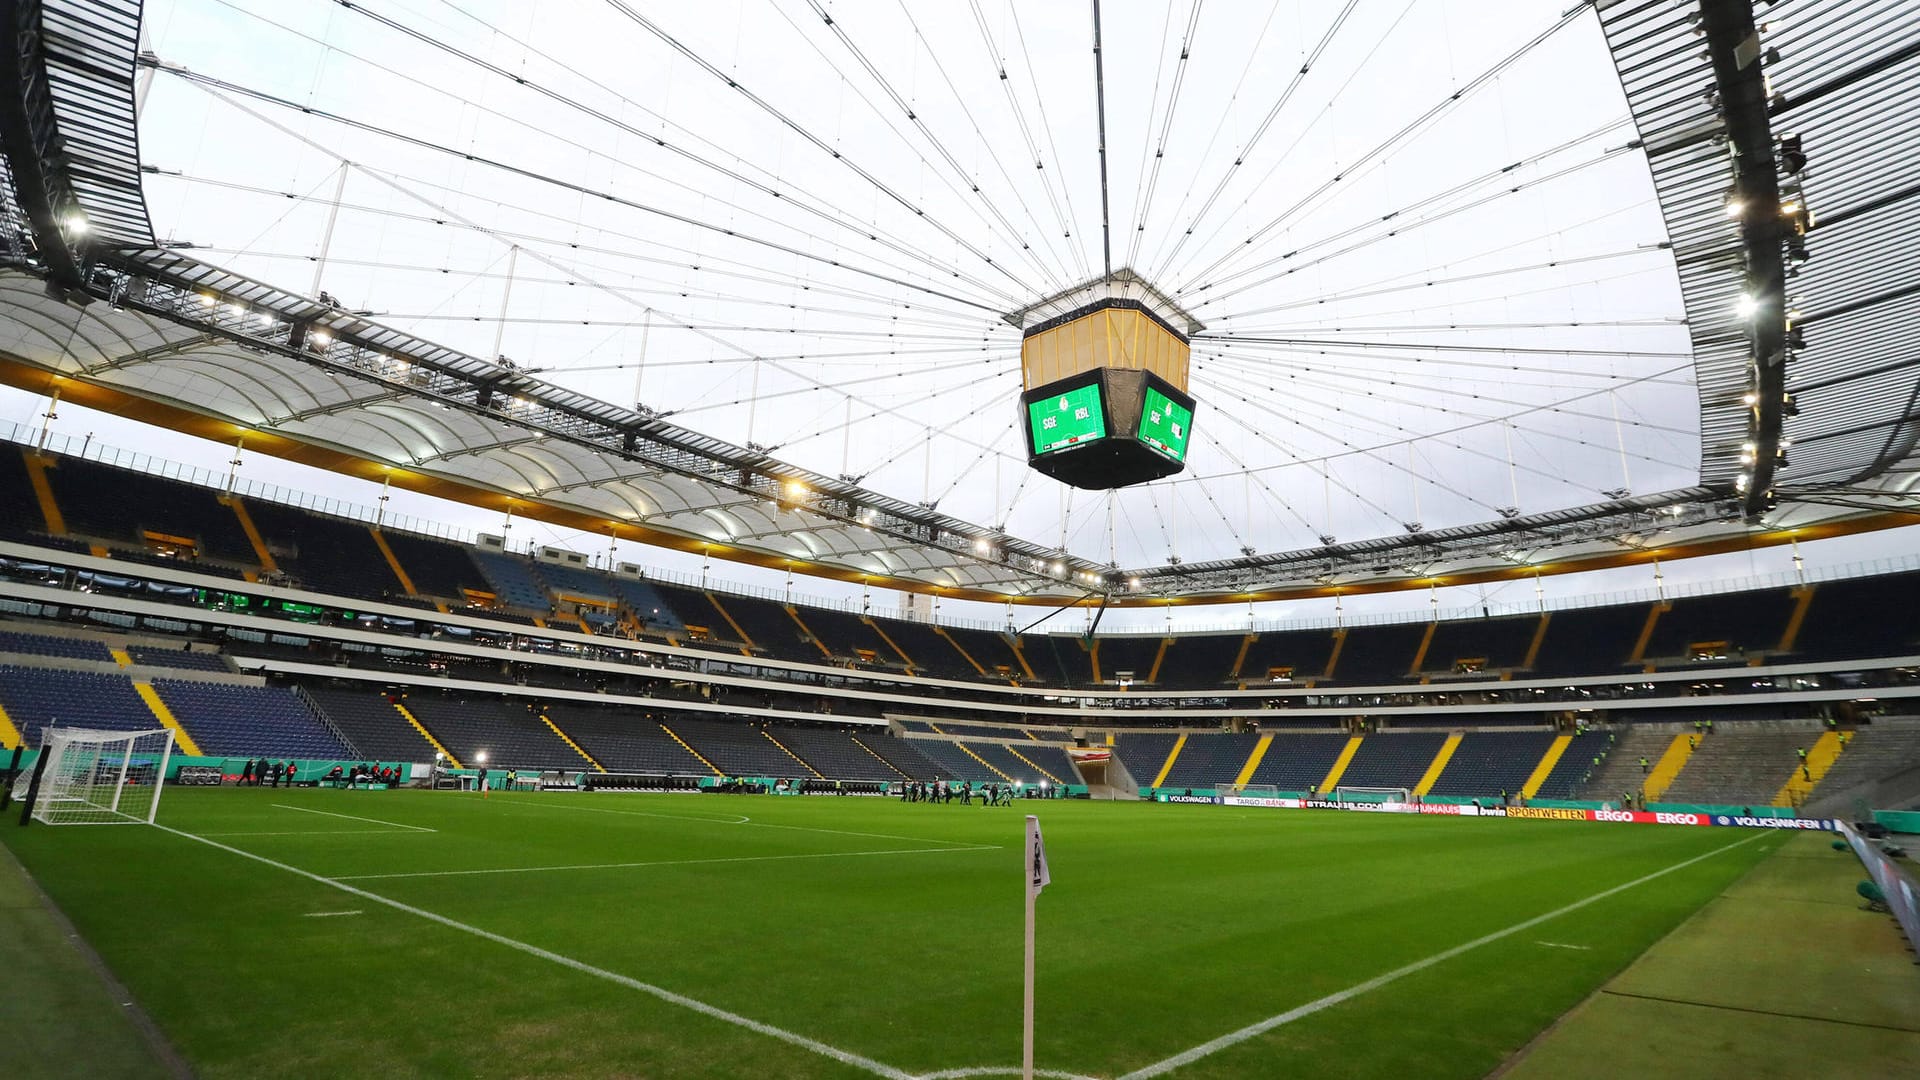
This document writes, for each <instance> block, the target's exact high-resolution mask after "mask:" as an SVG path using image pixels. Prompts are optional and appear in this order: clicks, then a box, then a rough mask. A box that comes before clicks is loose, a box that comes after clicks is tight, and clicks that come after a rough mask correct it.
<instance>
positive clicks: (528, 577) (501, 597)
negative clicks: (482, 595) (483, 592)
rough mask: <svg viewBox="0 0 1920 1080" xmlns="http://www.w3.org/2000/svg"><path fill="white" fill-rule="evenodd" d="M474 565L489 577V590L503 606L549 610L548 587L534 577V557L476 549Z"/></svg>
mask: <svg viewBox="0 0 1920 1080" xmlns="http://www.w3.org/2000/svg"><path fill="white" fill-rule="evenodd" d="M470 554H471V555H472V557H473V562H474V565H475V566H476V567H477V568H479V570H480V573H481V575H482V576H484V577H485V578H486V579H487V586H488V589H487V591H488V592H491V593H493V595H494V598H495V599H496V600H497V601H498V602H499V604H500V605H501V606H502V607H514V608H525V609H528V610H532V611H541V612H544V611H546V610H548V602H547V590H546V588H545V587H544V586H542V585H541V584H540V582H539V580H538V579H536V578H535V577H534V576H533V560H531V559H528V558H526V557H524V556H521V555H503V554H501V553H500V552H497V551H481V550H480V549H478V548H475V549H473V551H472V552H470Z"/></svg>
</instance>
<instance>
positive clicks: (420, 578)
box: [380, 529, 491, 600]
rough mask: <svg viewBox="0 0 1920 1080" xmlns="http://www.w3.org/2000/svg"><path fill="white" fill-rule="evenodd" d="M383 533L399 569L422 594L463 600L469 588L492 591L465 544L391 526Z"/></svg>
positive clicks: (381, 534) (382, 535) (415, 590)
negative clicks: (397, 529) (398, 530)
mask: <svg viewBox="0 0 1920 1080" xmlns="http://www.w3.org/2000/svg"><path fill="white" fill-rule="evenodd" d="M380 536H381V538H382V539H384V540H385V541H386V542H387V547H389V548H391V549H392V550H393V557H394V558H395V559H396V560H398V561H399V563H400V569H402V570H405V571H406V572H407V578H408V580H410V581H412V582H413V591H414V592H416V593H418V594H420V595H421V596H437V597H440V598H441V599H443V600H464V599H466V591H465V590H467V589H481V590H485V591H491V590H487V579H486V578H485V577H484V576H482V575H481V573H480V570H479V568H478V567H476V566H474V565H473V557H472V556H471V555H470V554H468V548H467V547H466V545H464V544H455V543H451V542H449V541H446V540H435V539H434V538H432V537H429V536H417V535H415V534H413V533H404V532H396V531H393V530H390V529H383V530H381V532H380Z"/></svg>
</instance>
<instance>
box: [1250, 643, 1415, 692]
mask: <svg viewBox="0 0 1920 1080" xmlns="http://www.w3.org/2000/svg"><path fill="white" fill-rule="evenodd" d="M1333 640H1334V639H1333V634H1332V632H1331V631H1327V630H1270V631H1267V632H1265V633H1261V634H1256V635H1254V640H1253V641H1252V642H1251V643H1249V644H1248V645H1247V654H1246V656H1245V658H1243V659H1242V660H1241V663H1240V674H1239V676H1238V678H1239V679H1240V681H1242V682H1245V683H1250V684H1251V683H1262V682H1267V681H1268V680H1269V679H1270V678H1273V677H1275V676H1276V675H1278V674H1285V675H1287V676H1288V677H1290V678H1292V680H1293V681H1294V682H1296V683H1303V682H1305V681H1306V680H1308V679H1318V678H1320V677H1321V675H1322V674H1323V673H1324V672H1325V671H1326V669H1327V661H1328V660H1329V659H1331V658H1332V657H1333ZM1408 659H1412V654H1411V653H1409V654H1408Z"/></svg>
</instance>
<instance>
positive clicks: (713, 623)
mask: <svg viewBox="0 0 1920 1080" xmlns="http://www.w3.org/2000/svg"><path fill="white" fill-rule="evenodd" d="M652 584H653V589H654V591H655V592H657V593H659V594H660V598H661V599H662V600H664V601H666V605H667V607H668V608H670V609H672V611H673V613H674V616H675V617H676V618H677V619H678V620H679V622H680V625H681V626H683V627H685V628H686V629H687V632H688V634H689V635H691V634H692V633H693V628H694V627H699V628H700V629H701V630H703V631H704V632H705V640H706V641H707V642H708V643H710V644H712V645H715V646H717V647H729V646H735V645H741V644H745V642H742V641H741V640H740V634H739V632H737V631H735V630H734V628H733V624H732V623H730V622H728V621H727V614H729V613H723V612H722V611H721V609H720V608H719V607H718V606H716V605H715V604H714V602H713V600H712V598H710V597H709V596H708V595H707V594H706V593H704V592H701V591H700V590H699V589H690V588H688V587H686V586H684V585H675V584H672V583H671V582H666V581H656V582H653V583H652Z"/></svg>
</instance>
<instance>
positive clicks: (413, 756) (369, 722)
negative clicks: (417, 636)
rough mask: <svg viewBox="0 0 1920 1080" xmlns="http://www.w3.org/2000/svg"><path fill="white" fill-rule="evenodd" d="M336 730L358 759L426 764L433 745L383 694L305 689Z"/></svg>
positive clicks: (335, 688)
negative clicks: (349, 744) (351, 746)
mask: <svg viewBox="0 0 1920 1080" xmlns="http://www.w3.org/2000/svg"><path fill="white" fill-rule="evenodd" d="M301 690H302V692H304V693H305V694H306V695H307V697H308V698H310V699H311V700H312V701H313V702H314V703H315V704H316V705H318V706H319V707H320V710H321V711H322V712H324V713H325V714H326V716H327V719H329V720H331V721H333V726H334V727H335V728H337V729H338V730H339V731H340V733H341V734H342V735H344V736H346V738H347V741H348V742H350V743H351V744H352V745H353V748H354V750H355V751H356V753H355V754H354V755H353V756H355V757H358V758H368V759H372V760H375V761H410V762H427V761H432V760H433V755H434V749H433V744H432V743H430V742H428V741H427V740H426V739H425V737H423V736H422V735H421V734H420V733H419V732H417V731H415V730H414V729H413V726H412V725H411V724H408V723H407V722H406V720H405V719H403V718H402V717H401V715H400V713H399V712H398V711H396V710H395V709H394V707H393V703H392V702H391V701H389V700H387V696H386V695H385V694H383V693H380V692H378V691H373V690H363V689H359V688H357V687H356V688H351V689H349V688H339V687H329V686H311V685H307V686H302V687H301Z"/></svg>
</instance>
